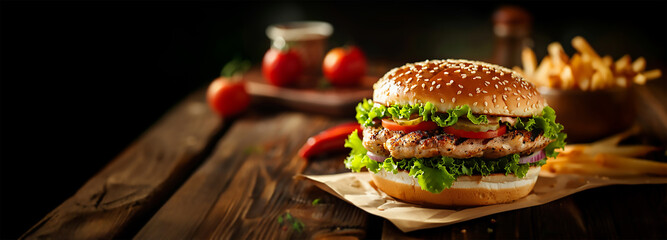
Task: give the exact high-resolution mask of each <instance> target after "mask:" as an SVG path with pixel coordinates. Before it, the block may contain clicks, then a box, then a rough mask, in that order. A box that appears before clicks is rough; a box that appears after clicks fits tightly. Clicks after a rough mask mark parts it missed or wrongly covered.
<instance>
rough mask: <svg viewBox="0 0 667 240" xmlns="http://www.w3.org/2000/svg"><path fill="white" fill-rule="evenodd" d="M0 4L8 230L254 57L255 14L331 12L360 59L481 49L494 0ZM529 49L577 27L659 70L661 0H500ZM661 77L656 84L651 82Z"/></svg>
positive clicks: (0, 228) (296, 16)
mask: <svg viewBox="0 0 667 240" xmlns="http://www.w3.org/2000/svg"><path fill="white" fill-rule="evenodd" d="M0 4H1V5H0V9H1V15H2V18H1V22H0V24H1V27H0V29H1V33H0V41H1V45H2V48H1V50H0V51H1V52H0V57H1V61H2V67H1V69H0V70H1V73H2V76H1V79H0V80H1V81H0V90H1V92H0V110H1V111H0V126H1V128H0V137H1V145H0V154H1V156H0V170H1V173H0V177H1V180H0V184H1V186H0V190H1V192H0V206H1V208H0V218H1V222H0V223H1V224H0V237H1V238H16V237H18V236H20V235H21V234H22V233H23V232H25V231H26V230H27V229H28V228H29V227H31V226H32V225H33V224H35V223H36V222H37V221H39V220H40V219H41V218H42V217H43V216H44V215H46V214H47V213H48V212H49V211H50V210H52V209H53V208H55V207H56V206H58V205H59V204H60V203H61V202H62V201H64V200H65V199H66V198H67V197H69V196H71V195H72V194H74V192H75V191H76V190H77V189H78V188H79V187H80V186H81V185H83V184H84V183H85V181H86V180H87V179H88V178H90V177H92V176H93V175H94V174H95V173H96V172H97V171H99V170H100V169H101V168H102V167H103V166H104V165H105V164H106V163H107V162H109V161H110V160H111V159H113V158H114V157H115V156H116V155H118V154H119V153H120V152H121V151H122V150H123V149H124V148H125V147H127V146H128V145H129V144H130V143H131V142H132V141H133V140H134V139H136V138H137V137H138V136H139V135H140V134H141V133H142V132H143V131H145V130H146V129H147V128H148V127H150V125H151V124H152V123H154V122H155V121H156V120H158V119H159V117H160V116H161V115H162V114H164V113H165V112H166V111H167V110H168V109H169V108H170V107H172V106H173V105H174V104H175V103H177V102H178V101H179V100H181V99H182V98H184V97H185V96H186V95H187V94H189V93H190V92H192V91H194V90H196V89H199V88H202V87H204V86H206V85H207V84H208V82H209V81H210V80H212V79H213V78H215V77H216V76H217V75H218V74H219V71H220V68H221V67H222V65H223V64H224V63H225V62H227V61H229V60H230V59H232V58H233V57H235V56H242V57H245V58H248V59H251V60H252V61H253V63H255V64H256V63H259V61H260V59H261V57H262V55H263V53H264V51H266V49H268V46H269V41H268V39H267V38H266V36H265V35H264V30H265V28H266V26H267V25H269V24H271V23H275V22H280V21H288V20H324V21H328V22H330V23H332V25H333V26H334V29H335V30H334V34H333V36H332V38H331V40H330V46H340V45H343V44H346V43H354V44H357V45H359V46H360V47H361V48H362V49H363V50H364V51H365V52H366V55H367V56H368V58H369V59H370V60H371V61H390V62H410V61H419V60H424V59H427V58H428V59H435V58H467V59H478V60H488V59H490V58H491V53H492V51H493V47H494V41H493V32H492V22H491V14H492V13H493V11H494V10H495V9H497V8H498V7H499V6H501V5H502V4H501V3H497V2H471V3H463V2H453V3H452V2H436V1H418V2H402V1H391V2H364V3H355V2H285V3H273V2H188V3H183V2H100V1H93V2H50V1H49V2H34V1H28V2H25V1H23V2H14V1H3V2H2V3H0ZM511 4H515V5H519V6H523V7H525V8H526V9H527V10H529V11H530V12H531V13H532V14H533V18H534V26H533V33H534V34H533V39H534V43H535V51H536V53H537V56H538V58H541V57H543V56H544V55H545V54H546V45H547V44H548V43H550V42H552V41H559V42H561V43H562V44H563V46H564V48H565V50H566V52H567V53H568V55H571V54H572V53H573V50H572V48H571V46H570V40H571V39H572V37H574V36H576V35H582V36H584V37H585V38H586V39H587V40H589V42H590V43H591V44H592V45H593V47H594V48H595V49H596V50H597V51H598V52H599V53H602V54H605V53H606V54H610V55H611V56H612V57H614V59H617V58H619V57H621V56H622V55H623V54H625V53H630V54H631V56H632V58H633V59H635V58H636V57H638V56H645V57H646V59H647V61H648V68H649V69H652V68H661V69H662V70H663V73H664V72H665V69H666V68H665V60H666V59H667V58H666V56H667V48H666V45H667V39H666V37H665V35H666V33H667V4H666V3H661V2H610V3H602V2H599V3H598V2H583V3H582V2H511ZM662 80H663V83H664V79H662ZM663 86H665V84H663Z"/></svg>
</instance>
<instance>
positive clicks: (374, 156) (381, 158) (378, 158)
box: [366, 151, 387, 162]
mask: <svg viewBox="0 0 667 240" xmlns="http://www.w3.org/2000/svg"><path fill="white" fill-rule="evenodd" d="M366 155H368V158H370V159H373V160H375V161H376V162H384V160H385V159H387V157H385V156H381V155H377V154H375V153H372V152H371V151H367V152H366Z"/></svg>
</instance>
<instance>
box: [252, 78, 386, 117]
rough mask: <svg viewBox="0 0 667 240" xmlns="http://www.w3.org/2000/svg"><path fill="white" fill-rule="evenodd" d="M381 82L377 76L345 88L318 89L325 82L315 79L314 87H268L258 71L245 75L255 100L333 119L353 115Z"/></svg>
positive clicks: (329, 87) (269, 85) (312, 83)
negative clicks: (362, 101)
mask: <svg viewBox="0 0 667 240" xmlns="http://www.w3.org/2000/svg"><path fill="white" fill-rule="evenodd" d="M378 79H379V77H376V76H365V77H363V78H362V81H361V83H360V84H359V85H358V86H355V87H346V88H336V87H332V86H328V87H324V88H323V87H316V86H317V85H318V83H317V82H322V81H324V80H323V79H314V80H312V81H313V82H311V83H310V84H309V85H310V86H311V87H303V86H301V87H278V86H274V85H271V84H269V83H268V82H267V81H266V79H265V78H264V77H263V76H262V73H261V69H259V68H253V69H251V70H250V71H249V72H248V73H246V80H247V88H248V93H250V95H252V96H253V101H258V102H259V103H260V104H262V103H268V102H270V103H271V104H272V105H273V104H278V105H281V106H283V107H287V108H289V109H294V110H299V111H305V112H314V113H321V114H326V115H331V116H345V115H351V114H353V113H354V107H355V106H356V105H357V104H358V103H359V102H360V101H361V100H362V99H364V98H369V99H370V98H372V97H373V83H375V82H376V81H377V80H378ZM302 85H304V84H302ZM320 85H321V84H320Z"/></svg>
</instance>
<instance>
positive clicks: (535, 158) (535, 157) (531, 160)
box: [519, 150, 547, 164]
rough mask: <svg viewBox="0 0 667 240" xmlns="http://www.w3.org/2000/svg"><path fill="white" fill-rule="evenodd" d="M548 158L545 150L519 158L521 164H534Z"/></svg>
mask: <svg viewBox="0 0 667 240" xmlns="http://www.w3.org/2000/svg"><path fill="white" fill-rule="evenodd" d="M546 156H547V154H545V153H544V150H540V151H539V152H535V153H533V154H531V155H528V156H525V157H521V158H519V164H524V163H534V162H537V161H540V160H542V159H544V158H545V157H546Z"/></svg>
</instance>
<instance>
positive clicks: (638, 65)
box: [632, 57, 646, 73]
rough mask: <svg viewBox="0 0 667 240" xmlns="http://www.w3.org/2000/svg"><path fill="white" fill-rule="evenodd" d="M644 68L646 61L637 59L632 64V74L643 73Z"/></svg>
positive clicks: (640, 58) (641, 58)
mask: <svg viewBox="0 0 667 240" xmlns="http://www.w3.org/2000/svg"><path fill="white" fill-rule="evenodd" d="M645 68H646V59H644V57H639V58H637V59H635V61H634V62H632V71H634V72H637V73H638V72H643V71H644V69H645Z"/></svg>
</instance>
